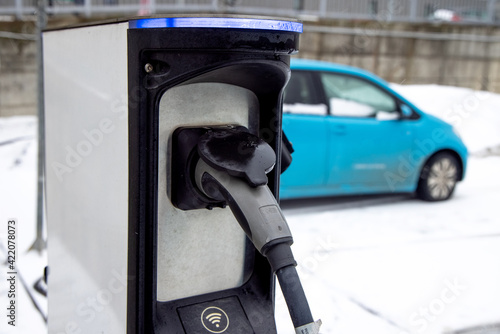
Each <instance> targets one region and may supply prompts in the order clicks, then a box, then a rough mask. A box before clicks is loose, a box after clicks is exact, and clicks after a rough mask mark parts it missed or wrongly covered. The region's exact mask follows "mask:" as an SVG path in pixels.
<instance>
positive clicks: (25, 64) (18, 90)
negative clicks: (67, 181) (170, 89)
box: [0, 0, 500, 116]
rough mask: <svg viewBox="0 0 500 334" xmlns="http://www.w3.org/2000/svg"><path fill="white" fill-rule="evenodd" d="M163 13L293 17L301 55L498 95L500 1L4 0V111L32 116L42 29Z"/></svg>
mask: <svg viewBox="0 0 500 334" xmlns="http://www.w3.org/2000/svg"><path fill="white" fill-rule="evenodd" d="M165 13H228V14H254V15H274V16H284V17H295V18H298V19H301V20H303V22H304V33H303V35H302V37H301V45H300V54H299V55H298V57H300V58H311V59H320V60H326V61H333V62H337V63H342V64H349V65H354V66H358V67H361V68H364V69H366V70H369V71H371V72H373V73H375V74H377V75H379V76H380V77H382V78H383V79H385V80H387V81H389V82H395V83H404V84H428V83H434V84H440V85H451V86H459V87H467V88H473V89H481V90H488V91H492V92H500V60H499V58H498V55H499V54H500V52H499V51H500V34H499V30H498V25H499V23H500V0H441V1H438V0H435V1H433V0H277V1H264V0H40V1H38V2H37V1H36V0H2V1H1V2H0V84H1V86H0V116H10V115H34V114H36V104H37V99H36V76H37V67H36V49H37V48H36V43H35V41H36V31H37V26H40V25H42V28H44V27H49V28H50V27H57V26H65V25H70V24H77V23H83V22H89V21H97V20H103V19H112V18H117V17H130V16H136V15H150V14H165ZM38 14H39V15H38ZM37 15H38V16H39V17H38V18H37Z"/></svg>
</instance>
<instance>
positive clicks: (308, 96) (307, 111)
mask: <svg viewBox="0 0 500 334" xmlns="http://www.w3.org/2000/svg"><path fill="white" fill-rule="evenodd" d="M283 112H284V113H291V114H304V115H322V116H325V115H326V114H327V112H328V110H327V107H326V105H324V104H323V103H319V99H318V95H317V93H316V91H315V89H314V83H313V78H312V74H311V73H310V72H308V71H292V76H291V77H290V81H289V82H288V84H287V86H286V88H285V95H284V99H283Z"/></svg>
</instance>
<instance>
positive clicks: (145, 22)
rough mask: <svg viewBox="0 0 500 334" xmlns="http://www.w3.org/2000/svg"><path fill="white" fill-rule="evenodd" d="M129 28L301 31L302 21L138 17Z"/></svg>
mask: <svg viewBox="0 0 500 334" xmlns="http://www.w3.org/2000/svg"><path fill="white" fill-rule="evenodd" d="M129 28H131V29H142V28H235V29H258V30H277V31H293V32H298V33H302V23H299V22H291V21H281V20H267V19H262V20H259V19H249V18H248V19H247V18H224V17H171V18H151V19H139V20H132V21H130V22H129Z"/></svg>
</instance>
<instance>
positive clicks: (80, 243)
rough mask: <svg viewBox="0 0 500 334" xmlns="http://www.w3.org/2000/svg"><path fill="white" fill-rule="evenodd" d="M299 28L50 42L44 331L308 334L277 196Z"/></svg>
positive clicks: (140, 29)
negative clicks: (279, 293)
mask: <svg viewBox="0 0 500 334" xmlns="http://www.w3.org/2000/svg"><path fill="white" fill-rule="evenodd" d="M301 31H302V25H301V23H299V22H295V21H290V20H282V19H270V18H243V17H206V16H204V17H192V16H191V17H169V18H138V19H132V20H123V21H115V22H107V23H103V24H95V25H91V26H82V27H75V28H67V29H59V30H53V31H47V32H45V33H44V35H43V42H44V72H45V100H46V107H45V109H46V143H47V148H46V182H47V187H46V189H47V217H48V236H49V243H48V258H49V276H48V290H49V291H48V300H49V310H50V311H49V312H50V313H49V321H48V323H49V332H50V333H97V332H102V333H129V334H132V333H134V334H135V333H168V334H169V333H186V334H197V333H244V334H246V333H256V334H261V333H276V327H275V321H274V289H275V280H274V273H276V275H277V277H278V279H279V281H280V285H281V287H282V290H283V294H284V296H285V299H286V301H287V304H288V307H289V310H290V315H291V318H292V321H293V322H294V327H295V328H296V332H297V333H304V334H305V333H318V332H319V324H320V322H314V320H313V318H312V315H311V313H310V311H309V306H308V305H307V300H306V298H305V295H304V292H303V290H302V287H301V285H300V280H299V279H298V276H297V273H296V271H295V265H296V263H295V260H294V259H293V255H292V253H291V251H290V245H291V243H292V236H291V233H290V230H289V229H288V226H287V224H286V221H285V219H284V217H283V215H282V213H281V210H280V208H279V205H278V203H277V202H276V199H275V197H277V196H278V187H279V175H280V172H281V170H282V168H285V167H284V166H282V156H284V157H286V156H287V155H288V153H289V152H287V151H286V148H283V147H282V142H283V135H282V131H281V104H282V93H283V88H284V87H285V85H286V83H287V81H288V78H289V76H290V69H289V61H290V55H293V54H294V53H296V52H297V51H298V41H299V35H300V33H301Z"/></svg>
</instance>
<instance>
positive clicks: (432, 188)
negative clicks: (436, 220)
mask: <svg viewBox="0 0 500 334" xmlns="http://www.w3.org/2000/svg"><path fill="white" fill-rule="evenodd" d="M459 171H460V165H459V163H458V160H457V158H456V157H455V156H453V155H452V154H450V153H448V152H441V153H438V154H436V155H434V156H433V157H431V158H430V159H429V161H427V163H426V164H425V166H424V168H423V169H422V172H421V173H420V178H419V181H418V186H417V197H418V198H420V199H422V200H424V201H430V202H434V201H444V200H447V199H448V198H450V197H451V195H453V191H454V190H455V185H456V184H457V181H458V179H459Z"/></svg>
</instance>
